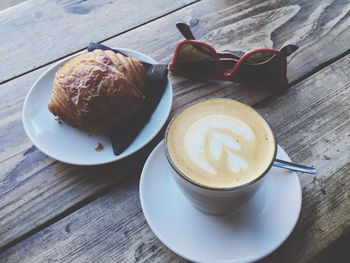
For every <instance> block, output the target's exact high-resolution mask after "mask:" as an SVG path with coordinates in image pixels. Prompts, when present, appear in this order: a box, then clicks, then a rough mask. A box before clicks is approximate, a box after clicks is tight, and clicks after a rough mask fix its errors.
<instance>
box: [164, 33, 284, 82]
mask: <svg viewBox="0 0 350 263" xmlns="http://www.w3.org/2000/svg"><path fill="white" fill-rule="evenodd" d="M188 44H192V45H193V46H199V47H203V48H205V49H207V50H209V51H210V52H211V54H210V55H211V56H212V58H214V59H215V64H216V72H215V74H214V75H213V76H208V77H203V78H200V77H199V78H198V77H196V78H195V79H201V80H208V79H213V80H230V81H232V80H233V78H234V77H235V74H236V72H237V70H238V68H239V67H240V65H241V64H242V63H244V60H245V59H246V58H247V57H249V56H251V55H254V54H257V53H273V54H274V55H275V56H279V57H280V58H281V61H282V63H283V65H282V67H281V68H280V70H281V74H280V75H281V78H280V79H277V80H276V82H287V83H288V79H287V57H286V55H285V54H283V53H282V52H281V51H279V50H277V49H272V48H259V49H253V50H251V51H248V52H246V53H244V55H243V56H242V57H240V58H239V59H238V60H237V62H236V63H235V65H234V66H233V68H232V70H231V71H229V72H228V71H227V70H226V69H225V68H224V67H223V66H222V65H221V64H220V59H222V58H232V59H236V57H235V56H234V55H232V54H230V53H218V52H216V50H215V49H214V48H213V47H211V46H210V45H208V44H206V43H204V42H202V41H198V40H192V39H190V40H188V39H186V40H183V41H181V42H180V43H178V44H177V45H176V49H175V52H174V56H173V58H172V60H171V62H170V64H169V65H168V69H169V71H171V72H174V73H178V74H179V75H182V76H184V77H186V78H189V79H194V77H193V76H191V75H190V74H186V73H184V72H179V71H178V70H177V68H176V63H177V61H178V56H179V53H180V50H181V48H182V47H183V46H184V45H188ZM273 57H274V56H273ZM273 57H272V58H273ZM272 58H270V59H268V60H267V61H265V62H262V63H258V64H254V65H256V66H257V65H261V64H265V63H267V62H268V61H270V60H271V59H272Z"/></svg>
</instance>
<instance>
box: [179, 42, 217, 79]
mask: <svg viewBox="0 0 350 263" xmlns="http://www.w3.org/2000/svg"><path fill="white" fill-rule="evenodd" d="M215 61H216V59H215V57H214V54H213V52H212V51H211V50H209V49H207V48H205V47H202V46H200V45H193V44H185V45H183V46H181V49H180V51H179V53H178V56H177V59H176V65H175V67H176V72H178V73H179V74H181V73H182V74H185V75H187V76H191V77H194V78H196V77H198V78H210V77H212V76H214V75H215V73H216V62H215Z"/></svg>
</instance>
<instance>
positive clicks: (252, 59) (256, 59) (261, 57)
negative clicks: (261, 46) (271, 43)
mask: <svg viewBox="0 0 350 263" xmlns="http://www.w3.org/2000/svg"><path fill="white" fill-rule="evenodd" d="M274 55H275V53H272V52H261V53H254V54H251V55H250V56H248V57H247V58H246V59H245V60H244V63H245V64H250V65H257V64H262V63H266V62H268V61H270V60H271V59H272V58H273V57H274Z"/></svg>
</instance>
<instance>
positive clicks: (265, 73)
mask: <svg viewBox="0 0 350 263" xmlns="http://www.w3.org/2000/svg"><path fill="white" fill-rule="evenodd" d="M235 79H236V81H237V82H241V83H252V84H264V83H266V84H267V83H273V82H282V81H285V80H286V59H285V57H283V56H280V55H278V54H276V53H274V52H267V53H266V52H264V53H255V54H253V55H251V56H248V57H247V58H245V59H244V60H243V61H242V64H241V65H240V66H239V68H238V69H237V72H236V75H235Z"/></svg>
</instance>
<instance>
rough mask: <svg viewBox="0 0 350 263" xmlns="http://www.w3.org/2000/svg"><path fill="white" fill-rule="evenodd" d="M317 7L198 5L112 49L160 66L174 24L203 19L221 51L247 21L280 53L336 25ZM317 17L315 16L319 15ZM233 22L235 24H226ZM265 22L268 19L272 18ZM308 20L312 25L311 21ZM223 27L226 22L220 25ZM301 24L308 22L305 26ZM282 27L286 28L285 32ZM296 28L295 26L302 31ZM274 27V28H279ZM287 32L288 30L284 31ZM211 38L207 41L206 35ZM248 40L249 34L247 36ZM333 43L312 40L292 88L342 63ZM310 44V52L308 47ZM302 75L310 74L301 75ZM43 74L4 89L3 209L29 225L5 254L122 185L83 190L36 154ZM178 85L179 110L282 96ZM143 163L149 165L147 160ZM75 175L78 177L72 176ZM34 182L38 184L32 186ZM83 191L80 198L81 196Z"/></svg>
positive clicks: (62, 168) (293, 69) (16, 232)
mask: <svg viewBox="0 0 350 263" xmlns="http://www.w3.org/2000/svg"><path fill="white" fill-rule="evenodd" d="M322 3H323V2H322ZM324 3H328V2H324ZM295 5H301V9H300V10H299V11H298V12H296V11H295V10H296V9H295V8H296V7H294V6H295ZM321 6H323V7H325V6H327V5H326V4H323V5H321ZM329 6H331V7H332V8H334V10H335V11H334V12H338V11H337V10H339V9H340V7H339V5H338V3H336V4H335V3H330V4H329ZM314 7H315V6H314V5H313V4H312V3H308V2H302V3H297V4H295V3H294V2H287V1H286V2H284V3H277V2H273V3H270V4H268V3H267V2H263V3H261V2H259V1H252V0H249V1H245V2H239V1H235V2H232V1H220V2H215V3H213V2H212V1H202V2H199V3H196V4H194V5H193V7H192V6H190V7H187V8H184V9H182V10H181V11H179V12H175V13H173V14H171V15H168V16H166V17H164V18H161V19H158V20H156V21H153V22H152V23H149V24H147V25H144V26H142V27H139V28H137V29H135V30H132V31H130V32H128V33H125V34H123V35H120V36H118V37H116V38H113V39H111V40H109V41H107V42H106V43H107V44H109V45H111V46H124V47H129V48H133V49H137V50H139V51H141V52H144V53H146V54H149V55H151V56H153V57H155V58H156V59H159V60H161V61H163V62H167V61H168V59H169V58H170V56H171V54H172V52H173V50H174V46H175V43H176V41H178V40H180V39H182V37H181V36H180V34H179V33H178V32H177V31H176V30H175V28H174V23H175V22H176V21H177V20H183V21H192V24H193V25H194V24H196V21H197V20H196V19H199V23H198V24H197V25H194V26H193V29H194V31H195V33H196V34H197V35H198V36H201V37H203V38H205V39H207V40H208V41H211V42H213V43H214V44H215V43H216V42H217V43H218V44H216V46H217V47H218V48H220V47H221V44H220V43H221V42H220V40H216V39H215V35H217V33H215V32H217V30H218V29H219V28H220V27H222V28H223V30H222V32H223V36H225V37H227V38H228V39H231V40H232V42H234V41H235V40H234V39H233V38H232V34H233V33H232V32H231V31H230V30H226V29H227V27H228V28H232V24H234V28H236V29H237V30H245V29H247V28H245V29H244V27H243V28H242V29H240V27H239V26H238V25H240V24H242V23H241V22H240V21H244V23H243V25H244V24H245V23H246V22H247V21H251V23H250V24H249V25H250V26H251V27H252V29H251V31H247V35H252V34H253V33H249V32H254V30H255V31H258V30H259V27H261V26H263V25H265V24H266V26H264V28H265V30H266V32H269V33H271V39H273V46H276V47H279V46H281V45H282V44H283V43H285V42H286V41H287V39H288V38H289V39H290V41H291V42H293V41H292V40H293V36H294V31H296V30H298V28H302V27H306V26H307V25H308V23H310V21H311V22H312V23H313V24H314V25H315V27H316V28H317V26H323V25H324V24H328V23H330V22H329V21H328V20H327V19H328V18H329V17H328V15H325V14H324V12H323V11H322V10H323V9H321V8H319V9H318V13H317V12H316V13H315V11H314ZM342 8H345V9H346V8H348V6H347V5H342ZM294 9H295V10H294ZM290 10H294V13H293V14H294V16H293V17H289V16H288V14H287V17H289V20H288V21H287V20H286V18H285V17H284V15H286V13H287V12H289V11H290ZM271 11H272V12H271ZM311 13H312V14H313V15H311ZM317 14H318V16H317ZM225 17H227V21H226V22H225ZM261 17H265V19H262V18H261ZM305 17H308V18H309V19H305ZM320 17H323V18H322V19H323V20H322V21H323V23H322V24H318V23H319V20H320ZM327 17H328V18H327ZM257 18H260V20H259V21H260V22H259V23H260V24H254V23H253V22H254V20H255V19H257ZM334 19H335V18H334ZM335 20H336V19H335ZM218 21H221V22H220V23H219V24H218ZM298 21H301V22H300V23H299V24H298ZM343 22H344V23H345V24H346V23H348V18H347V17H345V18H344V19H343V20H342V21H341V22H339V23H338V24H339V25H342V23H343ZM278 23H280V26H277V24H278ZM289 25H291V28H292V29H294V31H293V30H292V29H291V28H290V27H289ZM339 25H338V26H339ZM202 27H203V29H202ZM269 27H271V29H270V28H269ZM225 28H226V29H225ZM280 28H284V30H282V31H281V30H280ZM329 30H330V31H329V33H330V34H333V33H334V32H337V31H336V30H338V29H337V27H336V26H335V27H334V29H329ZM334 30H335V31H334ZM348 31H349V30H345V31H344V32H343V35H344V36H346V35H347V34H349V32H348ZM210 32H214V33H215V34H213V40H210V38H211V37H210ZM206 33H207V35H206V36H205V34H206ZM240 34H243V31H242V32H241V33H240ZM157 35H159V36H160V37H159V38H156V39H155V38H154V37H153V36H157ZM335 35H336V34H335ZM343 35H342V36H335V38H334V41H335V42H337V41H338V40H339V41H342V37H343ZM318 37H319V38H318ZM327 37H328V34H320V35H317V34H310V35H305V42H304V44H303V46H302V47H301V50H302V51H303V52H304V54H306V53H307V54H308V56H309V57H312V58H313V60H312V61H308V60H307V59H305V60H304V59H303V57H299V53H297V54H295V56H293V57H292V60H291V62H290V67H289V72H290V74H289V77H290V79H291V80H292V81H294V80H297V79H298V78H300V77H301V76H303V75H302V74H304V73H306V72H310V71H314V70H315V69H316V68H318V67H319V66H320V64H322V63H325V62H327V60H328V59H330V58H334V56H338V55H339V54H341V52H343V49H344V47H343V46H342V44H339V45H340V46H341V47H338V48H337V49H332V48H331V47H332V45H333V46H334V43H332V44H327V41H326V40H325V39H327ZM317 38H318V39H317ZM262 39H263V38H260V37H259V38H253V39H252V38H247V40H249V43H248V42H247V46H253V44H252V43H255V44H254V45H256V46H259V45H263V44H264V43H265V42H264V41H266V40H264V41H262ZM242 41H243V40H242ZM308 41H309V43H310V46H308V44H307V43H308ZM318 43H322V45H323V46H324V48H323V49H322V50H321V51H320V53H319V56H315V55H314V49H315V48H316V47H317V45H318ZM225 45H226V44H225V43H223V44H222V47H224V46H225ZM240 45H242V43H240ZM305 52H306V53H305ZM304 62H307V63H304ZM301 68H302V69H303V70H301ZM43 70H46V68H43V69H40V71H38V70H36V71H33V72H31V73H29V74H27V75H24V76H22V77H20V78H17V79H15V80H13V81H10V82H8V83H6V84H3V85H1V86H0V119H2V120H4V121H0V144H1V145H2V147H1V148H0V165H1V167H3V166H4V167H6V169H3V170H2V171H0V186H2V187H0V195H1V194H5V193H7V192H9V191H10V192H11V193H10V194H6V198H3V199H1V201H3V202H2V208H3V209H2V210H1V209H0V214H4V215H6V216H4V217H3V218H2V220H1V225H7V224H10V225H11V226H15V225H16V226H18V225H21V227H11V228H8V227H2V228H1V229H3V231H2V233H1V234H0V247H1V246H5V245H7V244H9V243H10V242H12V241H14V240H16V239H17V238H19V237H21V236H23V235H25V234H26V233H29V232H30V231H31V230H32V229H34V228H36V227H38V226H41V225H43V224H45V223H46V222H48V221H49V220H52V219H53V218H56V217H57V216H59V215H61V214H62V213H65V211H67V210H69V209H70V208H71V207H77V206H78V204H80V203H81V202H83V201H84V200H89V197H90V196H94V195H96V193H101V192H103V191H104V190H105V189H106V188H108V187H110V186H112V185H113V184H118V183H119V181H113V178H114V175H115V174H114V173H113V171H110V170H108V169H107V170H108V171H106V172H105V168H104V167H103V166H101V167H100V168H99V169H100V171H101V173H105V174H106V177H105V178H108V179H106V181H103V180H102V181H101V180H99V177H100V175H99V174H98V173H91V177H90V178H91V179H90V180H91V181H93V182H94V187H91V185H89V184H84V183H79V182H80V181H84V180H85V177H86V174H87V173H88V172H86V171H83V170H82V171H81V172H80V171H79V169H78V168H77V170H74V172H71V169H72V168H71V166H67V165H64V164H60V163H53V161H52V160H51V159H49V158H47V157H45V156H43V155H41V154H40V153H38V152H37V150H36V149H35V148H30V147H31V143H30V142H29V140H28V138H27V137H26V136H25V134H24V132H23V128H22V124H21V119H20V118H21V115H20V111H21V108H22V101H23V99H24V95H25V93H26V92H27V90H28V89H29V86H30V84H31V83H32V82H34V80H35V78H36V77H37V76H38V75H39V73H40V72H41V71H43ZM173 82H174V88H175V101H174V108H173V109H174V111H176V110H178V109H179V108H181V107H183V106H184V105H186V104H188V103H190V102H191V101H194V100H196V99H199V98H204V97H231V98H236V99H238V100H240V101H243V102H246V103H248V104H255V103H257V102H260V101H261V100H263V99H265V98H267V97H269V96H271V95H273V94H276V93H279V92H281V91H280V90H278V89H277V90H276V89H271V88H270V89H265V88H251V87H243V86H239V85H235V84H232V83H226V82H204V83H199V82H194V81H188V80H184V79H181V78H174V79H173ZM13 101H15V103H13ZM174 111H173V112H174ZM143 153H144V156H146V153H147V151H145V152H143ZM141 159H142V158H141ZM4 160H6V161H4ZM142 160H144V158H143V159H142ZM138 163H139V164H140V165H141V164H142V161H141V160H139V161H138ZM52 167H54V168H52ZM72 173H73V174H74V177H73V176H71V174H72ZM118 173H121V174H123V173H124V171H120V172H118ZM9 174H11V176H10V177H12V178H14V180H12V181H11V184H10V185H9V184H8V183H7V179H6V178H8V175H9ZM72 178H73V179H74V180H76V181H74V180H73V179H72ZM111 178H112V179H111ZM34 179H35V183H33V182H32V181H31V180H34ZM72 180H73V181H72ZM108 180H111V181H108ZM75 182H77V183H75ZM106 182H108V183H106ZM75 184H76V185H75ZM60 185H61V186H60ZM68 186H69V187H68ZM50 187H52V188H55V189H57V191H56V192H50V191H47V192H46V193H45V194H42V192H37V193H36V191H35V189H45V188H50ZM65 188H68V190H64V189H65ZM59 189H60V191H65V194H64V195H60V194H57V193H59V191H58V190H59ZM77 189H78V190H77ZM77 191H78V193H79V194H76V192H77ZM23 192H25V193H26V192H30V193H32V194H33V195H26V198H27V197H30V198H32V199H33V201H30V202H28V200H25V198H22V193H23ZM50 203H55V205H53V206H51V205H50ZM38 210H40V211H45V213H42V214H39V213H36V211H38ZM21 211H26V213H24V212H23V213H21ZM31 211H32V212H31ZM12 213H16V215H18V216H17V217H11V214H12ZM12 220H15V221H12Z"/></svg>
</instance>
